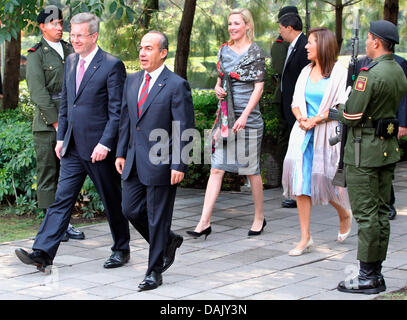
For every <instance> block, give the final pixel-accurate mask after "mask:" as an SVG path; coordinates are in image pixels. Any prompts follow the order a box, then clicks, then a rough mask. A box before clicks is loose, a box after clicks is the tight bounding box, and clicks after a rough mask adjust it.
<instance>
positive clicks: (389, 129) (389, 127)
mask: <svg viewBox="0 0 407 320" xmlns="http://www.w3.org/2000/svg"><path fill="white" fill-rule="evenodd" d="M393 132H394V124H392V123H389V125H388V126H387V133H388V134H389V135H391V134H392V133H393Z"/></svg>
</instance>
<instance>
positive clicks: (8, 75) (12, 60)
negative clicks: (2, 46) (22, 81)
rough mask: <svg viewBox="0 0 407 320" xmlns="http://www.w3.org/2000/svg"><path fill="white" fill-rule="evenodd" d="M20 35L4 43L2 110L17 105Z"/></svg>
mask: <svg viewBox="0 0 407 320" xmlns="http://www.w3.org/2000/svg"><path fill="white" fill-rule="evenodd" d="M20 52H21V34H20V33H18V37H17V39H14V38H12V39H11V41H10V42H8V41H6V54H5V64H4V81H3V96H4V98H3V108H4V109H15V108H17V105H18V85H19V75H20Z"/></svg>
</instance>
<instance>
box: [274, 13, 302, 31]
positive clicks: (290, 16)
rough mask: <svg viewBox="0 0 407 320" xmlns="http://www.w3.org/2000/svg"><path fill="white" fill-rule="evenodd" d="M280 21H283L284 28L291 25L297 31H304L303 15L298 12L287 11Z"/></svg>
mask: <svg viewBox="0 0 407 320" xmlns="http://www.w3.org/2000/svg"><path fill="white" fill-rule="evenodd" d="M278 22H279V23H281V24H282V25H283V26H284V28H287V27H288V26H290V27H292V28H293V29H294V30H296V31H302V20H301V17H300V16H299V15H298V14H296V13H287V14H285V15H284V16H282V17H281V18H280V19H279V20H278Z"/></svg>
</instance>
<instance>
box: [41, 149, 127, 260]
mask: <svg viewBox="0 0 407 320" xmlns="http://www.w3.org/2000/svg"><path fill="white" fill-rule="evenodd" d="M87 175H89V177H90V178H91V180H92V181H93V183H94V185H95V187H96V190H97V191H98V193H99V195H100V197H101V199H102V202H103V205H104V207H105V212H106V216H107V219H108V222H109V226H110V230H111V232H112V237H113V246H112V250H113V251H127V252H129V251H130V246H129V242H130V231H129V223H128V221H127V219H126V218H125V216H124V215H123V213H122V208H121V180H120V175H119V174H118V172H117V171H116V169H115V166H114V156H113V155H111V154H109V155H108V157H107V158H106V159H105V160H103V161H96V162H95V163H92V162H91V161H85V160H83V159H82V158H81V157H80V156H79V154H78V153H77V151H76V148H75V143H72V144H70V146H69V149H68V152H67V153H66V154H65V156H64V157H62V158H61V169H60V173H59V180H58V187H57V192H56V194H55V202H54V203H53V204H52V205H51V206H50V207H49V208H48V210H47V214H46V215H45V218H44V220H43V221H42V224H41V226H40V229H39V231H38V234H37V236H36V237H35V242H34V245H33V249H39V250H42V251H45V252H46V253H47V254H48V255H49V256H50V258H51V259H54V257H55V255H56V253H57V250H58V247H59V244H60V242H61V239H62V237H63V235H64V233H65V231H66V229H67V227H68V224H69V220H70V218H71V214H72V210H73V207H74V205H75V202H76V200H77V198H78V195H79V192H80V190H81V188H82V185H83V183H84V181H85V178H86V176H87Z"/></svg>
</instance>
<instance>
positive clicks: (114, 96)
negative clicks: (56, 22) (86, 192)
mask: <svg viewBox="0 0 407 320" xmlns="http://www.w3.org/2000/svg"><path fill="white" fill-rule="evenodd" d="M98 31H99V19H98V18H97V17H96V16H95V15H93V14H90V13H80V14H78V15H76V16H74V17H73V18H72V20H71V34H70V38H71V42H72V44H73V47H74V50H75V53H74V54H71V55H69V56H68V58H67V60H66V63H65V73H64V83H63V86H62V98H61V107H60V112H59V118H58V129H57V145H56V147H55V152H56V154H57V156H58V158H60V160H61V169H60V175H59V180H58V186H57V191H56V195H55V202H54V203H53V204H52V205H51V206H50V207H49V209H48V210H47V214H46V216H45V218H44V220H43V222H42V224H41V227H40V229H39V232H38V234H37V236H36V238H35V242H34V245H33V252H32V253H28V252H26V251H25V250H23V249H17V250H16V255H17V256H18V258H19V259H20V260H21V261H22V262H23V263H26V264H32V265H35V266H37V269H39V270H40V271H45V268H46V267H47V266H48V265H51V264H52V261H53V259H54V257H55V255H56V252H57V250H58V247H59V244H60V241H61V239H62V237H63V236H64V233H65V230H66V229H67V227H68V224H69V219H70V216H71V214H72V209H73V207H74V205H75V202H76V200H77V197H78V194H79V192H80V190H81V187H82V185H83V182H84V181H85V178H86V176H87V175H89V176H90V178H91V179H92V181H93V183H94V184H95V187H96V189H97V191H98V193H99V195H100V197H101V199H102V201H103V205H104V207H105V211H106V215H107V218H108V221H109V226H110V230H111V232H112V237H113V242H114V244H113V246H112V251H113V253H112V255H111V256H110V258H109V259H108V260H107V261H106V262H105V264H104V267H105V268H114V267H120V266H122V265H123V264H125V263H126V262H128V260H129V258H130V247H129V241H130V233H129V224H128V221H127V219H126V218H125V217H124V215H123V213H122V210H121V181H120V175H119V174H118V173H117V172H116V170H115V166H114V161H115V153H116V152H115V151H116V150H115V149H116V145H117V140H118V130H119V122H120V108H121V97H122V93H123V84H124V80H125V77H126V70H125V67H124V64H123V63H122V62H121V61H120V60H119V59H117V58H115V57H113V56H112V55H110V54H108V53H106V52H104V51H103V50H101V49H100V48H99V47H98V46H97V39H98Z"/></svg>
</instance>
